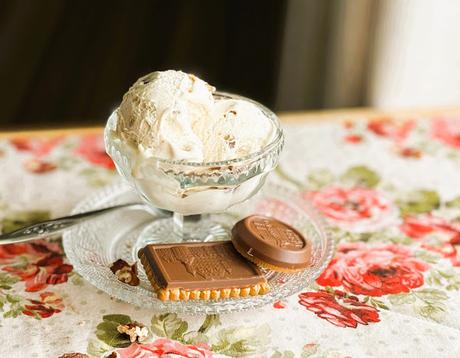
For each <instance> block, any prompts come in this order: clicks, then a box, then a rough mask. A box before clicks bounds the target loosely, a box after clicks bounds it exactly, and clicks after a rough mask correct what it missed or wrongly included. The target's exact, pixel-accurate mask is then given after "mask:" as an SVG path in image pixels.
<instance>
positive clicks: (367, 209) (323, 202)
mask: <svg viewBox="0 0 460 358" xmlns="http://www.w3.org/2000/svg"><path fill="white" fill-rule="evenodd" d="M303 197H304V198H305V199H307V200H311V202H312V203H313V205H314V206H315V207H316V208H317V209H318V210H319V211H321V212H322V213H323V214H324V216H326V217H327V218H328V219H329V220H330V221H331V222H332V223H333V224H335V225H338V226H341V227H342V228H344V229H347V230H350V231H372V230H376V229H379V228H381V227H383V226H386V225H388V224H389V223H391V222H392V221H393V219H394V218H395V217H396V210H395V207H394V206H393V204H392V203H391V202H390V201H389V200H388V199H386V198H385V197H383V196H382V195H381V194H380V193H379V192H377V191H376V190H373V189H367V188H351V189H349V188H338V187H328V188H325V189H322V190H320V191H314V192H306V193H304V194H303Z"/></svg>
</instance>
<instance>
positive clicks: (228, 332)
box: [212, 324, 270, 357]
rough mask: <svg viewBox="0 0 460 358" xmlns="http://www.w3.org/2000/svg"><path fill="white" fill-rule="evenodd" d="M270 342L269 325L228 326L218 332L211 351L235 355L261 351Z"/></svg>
mask: <svg viewBox="0 0 460 358" xmlns="http://www.w3.org/2000/svg"><path fill="white" fill-rule="evenodd" d="M269 342H270V327H269V326H268V325H267V324H264V325H262V326H259V327H256V326H254V327H230V328H224V329H222V330H220V331H219V332H218V341H217V343H215V344H213V345H212V351H213V352H216V353H221V354H226V355H228V356H231V357H237V356H239V355H241V353H253V354H254V353H261V352H263V351H264V350H265V349H266V346H267V344H268V343H269Z"/></svg>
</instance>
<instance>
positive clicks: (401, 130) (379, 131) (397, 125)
mask: <svg viewBox="0 0 460 358" xmlns="http://www.w3.org/2000/svg"><path fill="white" fill-rule="evenodd" d="M414 126H415V121H414V120H402V121H398V120H395V119H393V118H387V117H383V118H375V119H371V120H370V121H369V122H368V124H367V129H369V130H370V131H371V132H373V133H374V134H376V135H378V136H381V137H385V138H389V139H392V140H393V141H394V142H395V143H396V144H401V143H402V142H403V141H404V140H405V139H406V138H407V137H408V135H409V133H410V132H411V130H412V129H413V128H414Z"/></svg>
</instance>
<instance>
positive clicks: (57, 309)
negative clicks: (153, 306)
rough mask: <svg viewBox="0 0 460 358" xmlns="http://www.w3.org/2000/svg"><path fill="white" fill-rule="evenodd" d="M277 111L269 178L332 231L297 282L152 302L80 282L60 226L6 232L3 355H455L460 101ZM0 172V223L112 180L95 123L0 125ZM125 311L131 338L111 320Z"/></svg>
mask: <svg viewBox="0 0 460 358" xmlns="http://www.w3.org/2000/svg"><path fill="white" fill-rule="evenodd" d="M280 117H281V118H282V121H283V126H284V129H285V133H286V147H285V150H284V152H283V154H282V157H281V160H280V165H279V168H278V169H277V170H276V171H275V172H274V173H272V174H271V176H270V179H269V180H271V181H275V182H278V183H282V184H283V185H285V186H288V187H291V188H292V189H293V190H297V191H298V195H299V196H301V197H302V198H303V199H304V200H308V201H310V202H311V203H312V204H313V205H314V206H315V207H316V208H317V209H318V210H320V211H321V212H322V213H323V215H324V216H325V218H326V219H327V220H328V221H329V223H330V225H331V228H332V230H331V232H332V235H334V238H335V239H336V240H337V251H336V254H335V256H334V258H333V260H332V261H331V263H330V264H329V266H328V267H327V269H326V270H325V271H324V272H323V274H321V276H320V277H319V278H318V279H317V280H316V282H315V283H314V284H313V285H311V287H309V289H307V290H304V291H302V292H299V293H298V294H296V295H294V296H292V297H286V298H285V299H283V300H281V301H278V302H275V303H274V304H273V305H270V306H267V307H264V308H262V309H260V310H256V311H251V312H245V313H237V314H226V315H221V316H212V315H210V316H187V315H175V314H167V313H163V314H160V313H156V312H152V311H149V310H146V309H142V308H140V307H135V306H132V305H129V304H126V303H123V302H120V301H118V300H115V299H113V298H111V297H110V296H108V295H106V294H105V293H103V292H102V291H100V290H97V289H96V288H94V287H93V286H91V285H90V284H89V283H87V282H85V281H84V280H83V279H82V278H81V277H80V276H79V275H78V274H77V273H76V272H75V271H74V270H73V267H72V266H71V265H70V264H69V263H68V262H67V260H66V257H65V253H64V252H63V249H62V246H61V243H60V239H49V240H38V241H35V242H31V243H25V244H16V245H4V246H0V310H1V312H0V315H2V317H3V318H2V319H1V320H0V332H1V333H2V334H3V337H4V340H3V343H2V345H1V346H0V353H2V354H0V356H2V357H23V356H24V357H25V356H27V357H58V356H60V355H62V354H64V353H66V352H81V353H84V354H87V355H89V356H91V357H99V356H104V355H105V354H108V353H109V352H112V351H116V352H118V353H117V354H118V356H119V357H133V356H136V357H168V355H167V354H168V353H169V354H176V356H178V357H210V356H251V357H275V358H290V357H302V358H305V357H315V358H319V357H330V358H332V357H334V358H335V357H342V358H344V357H354V358H356V357H387V356H395V357H459V356H460V345H459V344H458V342H459V341H460V253H459V252H458V250H460V186H459V185H458V184H459V183H460V108H437V109H414V110H398V111H376V110H372V109H356V110H335V111H322V112H306V113H284V114H281V115H280ZM0 170H1V173H2V174H1V175H0V227H1V229H2V231H3V232H7V231H9V230H14V229H16V228H19V227H21V226H23V225H26V224H28V223H32V222H34V221H37V220H43V219H46V218H50V217H57V216H62V215H65V214H68V213H69V212H70V211H71V210H72V207H73V206H75V204H76V203H77V202H79V201H80V200H82V199H83V198H85V197H87V196H88V195H91V194H92V193H94V192H95V191H97V190H100V188H102V187H104V186H106V185H110V184H112V183H114V182H116V181H118V180H119V178H118V176H117V175H116V173H115V171H114V166H113V163H112V162H111V160H110V159H109V158H108V157H107V156H106V154H105V153H104V148H103V143H102V138H101V128H79V129H75V128H71V129H58V130H45V131H27V132H14V133H12V132H10V133H1V134H0ZM134 321H137V322H140V323H141V324H143V325H145V327H146V328H147V330H148V332H149V336H148V338H147V340H146V341H143V342H142V343H141V344H138V343H131V342H130V341H129V338H128V336H127V335H125V334H121V333H119V332H118V331H117V329H118V328H119V326H121V325H124V324H127V323H129V322H134ZM136 354H137V355H136ZM162 354H163V355H162Z"/></svg>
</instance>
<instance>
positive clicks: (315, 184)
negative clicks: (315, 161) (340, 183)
mask: <svg viewBox="0 0 460 358" xmlns="http://www.w3.org/2000/svg"><path fill="white" fill-rule="evenodd" d="M335 180H336V178H335V176H334V174H333V173H332V172H331V171H330V170H329V169H326V168H319V169H314V170H312V171H310V173H309V174H308V177H307V181H308V189H309V190H319V189H321V188H323V187H325V186H327V185H329V184H332V183H333V182H334V181H335Z"/></svg>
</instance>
